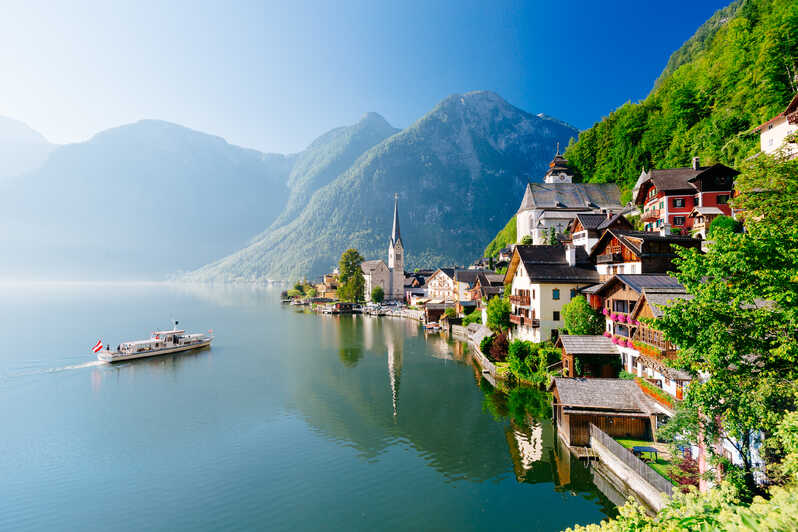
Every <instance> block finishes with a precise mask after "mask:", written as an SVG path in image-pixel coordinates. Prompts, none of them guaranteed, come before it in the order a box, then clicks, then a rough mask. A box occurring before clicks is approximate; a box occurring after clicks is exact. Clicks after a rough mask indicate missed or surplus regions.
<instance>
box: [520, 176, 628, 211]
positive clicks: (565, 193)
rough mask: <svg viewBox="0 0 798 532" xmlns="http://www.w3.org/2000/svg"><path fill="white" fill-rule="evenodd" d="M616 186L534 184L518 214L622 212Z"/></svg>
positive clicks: (529, 189)
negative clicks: (531, 211)
mask: <svg viewBox="0 0 798 532" xmlns="http://www.w3.org/2000/svg"><path fill="white" fill-rule="evenodd" d="M620 208H621V193H620V191H619V190H618V185H616V184H615V183H530V184H528V185H527V187H526V191H525V192H524V199H523V200H521V206H520V207H519V208H518V212H521V211H525V210H530V209H620Z"/></svg>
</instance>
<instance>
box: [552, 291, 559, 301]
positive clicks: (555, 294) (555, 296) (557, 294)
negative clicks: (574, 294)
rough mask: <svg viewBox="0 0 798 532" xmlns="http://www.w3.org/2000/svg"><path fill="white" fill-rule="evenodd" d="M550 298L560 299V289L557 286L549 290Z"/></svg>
mask: <svg viewBox="0 0 798 532" xmlns="http://www.w3.org/2000/svg"><path fill="white" fill-rule="evenodd" d="M551 298H552V299H553V300H554V301H557V300H558V299H560V289H559V288H555V289H553V290H552V291H551Z"/></svg>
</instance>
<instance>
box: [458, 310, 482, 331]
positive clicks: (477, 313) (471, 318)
mask: <svg viewBox="0 0 798 532" xmlns="http://www.w3.org/2000/svg"><path fill="white" fill-rule="evenodd" d="M472 323H482V311H481V310H479V309H475V310H474V312H472V313H471V314H467V315H466V316H465V317H464V318H463V326H464V327H465V326H467V325H470V324H472Z"/></svg>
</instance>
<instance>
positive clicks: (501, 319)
mask: <svg viewBox="0 0 798 532" xmlns="http://www.w3.org/2000/svg"><path fill="white" fill-rule="evenodd" d="M488 327H489V328H490V330H492V331H496V332H499V331H506V330H507V329H509V328H510V300H509V299H505V298H503V297H494V298H493V299H491V300H490V301H488Z"/></svg>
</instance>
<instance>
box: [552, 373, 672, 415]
mask: <svg viewBox="0 0 798 532" xmlns="http://www.w3.org/2000/svg"><path fill="white" fill-rule="evenodd" d="M554 387H556V388H557V393H558V395H559V398H560V404H561V405H563V406H571V407H583V408H596V409H602V410H614V411H620V412H640V413H650V412H654V411H657V410H656V409H654V408H652V405H651V403H650V402H649V401H648V400H647V399H646V397H645V396H644V395H643V392H642V391H640V387H639V386H638V384H637V383H636V382H635V381H633V380H625V379H569V378H563V377H556V378H555V379H554V382H553V384H552V388H554Z"/></svg>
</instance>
